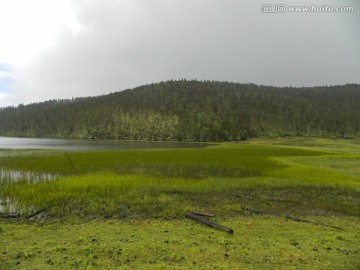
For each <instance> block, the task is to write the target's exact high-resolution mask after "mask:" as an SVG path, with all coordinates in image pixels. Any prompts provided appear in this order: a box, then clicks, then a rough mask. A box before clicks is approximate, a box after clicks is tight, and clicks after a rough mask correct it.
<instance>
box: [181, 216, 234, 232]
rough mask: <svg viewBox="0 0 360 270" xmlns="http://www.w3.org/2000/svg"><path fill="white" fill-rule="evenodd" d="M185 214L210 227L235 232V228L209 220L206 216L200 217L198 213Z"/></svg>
mask: <svg viewBox="0 0 360 270" xmlns="http://www.w3.org/2000/svg"><path fill="white" fill-rule="evenodd" d="M185 216H186V217H188V218H190V219H192V220H195V221H198V222H201V223H203V224H205V225H208V226H210V227H213V228H216V229H219V230H222V231H225V232H228V233H231V234H233V233H234V230H233V229H230V228H227V227H225V226H222V225H220V224H218V223H216V222H214V221H211V220H208V219H206V218H204V217H200V216H197V215H194V214H192V213H190V212H186V213H185Z"/></svg>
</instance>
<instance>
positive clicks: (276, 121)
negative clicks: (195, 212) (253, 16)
mask: <svg viewBox="0 0 360 270" xmlns="http://www.w3.org/2000/svg"><path fill="white" fill-rule="evenodd" d="M0 135H1V136H20V137H53V138H97V139H119V140H153V141H160V140H161V141H167V140H173V141H174V140H175V141H237V140H244V139H247V138H249V137H255V136H289V135H297V136H299V135H300V136H301V135H311V136H322V137H327V136H336V137H341V138H352V137H360V136H359V135H360V85H356V84H347V85H342V86H324V87H303V88H294V87H281V88H279V87H271V86H262V85H255V84H239V83H229V82H217V81H196V80H192V81H187V80H178V81H167V82H160V83H152V84H149V85H144V86H140V87H137V88H134V89H128V90H124V91H120V92H114V93H111V94H108V95H103V96H97V97H87V98H76V99H67V100H49V101H46V102H41V103H33V104H29V105H19V106H16V107H15V106H12V107H6V108H0Z"/></svg>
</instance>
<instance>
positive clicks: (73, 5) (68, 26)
mask: <svg viewBox="0 0 360 270" xmlns="http://www.w3.org/2000/svg"><path fill="white" fill-rule="evenodd" d="M314 2H315V4H314ZM284 3H286V6H284V5H283V4H284ZM270 4H272V6H270ZM315 5H316V6H315ZM294 6H304V7H305V8H306V7H310V8H312V9H313V10H312V11H311V12H305V11H302V12H301V11H300V12H292V11H291V8H293V7H294ZM311 6H312V7H311ZM340 6H341V7H350V8H352V11H343V12H340V11H326V9H329V8H332V7H333V8H336V7H340ZM172 79H173V80H177V79H188V80H192V79H197V80H218V81H230V82H239V83H255V84H262V85H273V86H293V87H303V86H322V85H339V84H347V83H358V84H359V83H360V2H359V1H357V0H355V1H350V0H319V1H307V0H288V1H279V2H278V1H273V0H271V1H269V0H261V1H260V0H252V1H241V0H32V1H29V0H0V107H5V106H17V105H18V104H29V103H33V102H41V101H45V100H49V99H63V98H75V97H84V96H96V95H103V94H108V93H110V92H115V91H121V90H125V89H128V88H133V87H136V86H140V85H144V84H149V83H152V82H160V81H166V80H172Z"/></svg>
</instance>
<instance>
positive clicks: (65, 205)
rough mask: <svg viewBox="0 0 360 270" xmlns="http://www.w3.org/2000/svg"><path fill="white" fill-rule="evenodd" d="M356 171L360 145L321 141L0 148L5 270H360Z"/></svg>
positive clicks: (359, 174) (0, 253) (359, 177)
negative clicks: (194, 216) (203, 217)
mask: <svg viewBox="0 0 360 270" xmlns="http://www.w3.org/2000/svg"><path fill="white" fill-rule="evenodd" d="M359 168H360V142H359V141H358V140H338V139H336V140H335V139H334V140H332V139H319V138H273V139H254V140H250V141H246V142H244V143H222V144H218V145H212V146H210V147H208V148H201V149H147V150H126V151H81V152H76V151H68V152H65V151H55V150H52V151H50V150H47V151H45V150H0V175H1V177H0V199H1V202H0V212H3V213H9V212H16V213H19V214H20V218H19V219H13V220H9V219H0V247H1V249H0V269H75V268H78V269H358V268H360V248H359V247H360V222H359V217H360V170H359ZM39 210H40V212H41V213H39V214H37V215H35V216H34V217H32V218H29V219H26V217H27V216H28V215H30V214H32V213H35V212H36V211H39ZM191 210H196V211H200V212H211V213H215V214H216V217H215V218H212V219H213V220H215V221H217V222H219V223H221V224H224V225H225V226H228V227H230V228H232V229H234V234H233V235H228V234H226V233H225V232H222V231H218V230H215V229H213V228H209V227H206V226H204V225H202V224H199V223H195V222H194V221H192V220H189V219H186V218H185V217H184V213H185V212H187V211H191ZM289 217H292V218H289Z"/></svg>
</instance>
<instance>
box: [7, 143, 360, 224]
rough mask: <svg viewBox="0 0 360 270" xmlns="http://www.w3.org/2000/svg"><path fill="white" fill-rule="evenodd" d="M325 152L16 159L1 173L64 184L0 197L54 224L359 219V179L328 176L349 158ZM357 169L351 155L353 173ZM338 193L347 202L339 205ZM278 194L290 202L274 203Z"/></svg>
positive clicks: (232, 148) (11, 187)
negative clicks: (208, 213) (264, 214)
mask: <svg viewBox="0 0 360 270" xmlns="http://www.w3.org/2000/svg"><path fill="white" fill-rule="evenodd" d="M320 150H321V148H319V146H316V149H315V150H312V149H302V148H299V147H298V146H289V144H287V145H286V146H278V145H270V146H265V145H261V144H260V145H253V144H221V145H219V146H217V147H212V148H207V149H161V150H160V149H154V150H132V151H89V152H71V153H65V152H61V151H47V152H44V151H39V152H36V151H29V152H27V151H25V152H23V151H21V152H18V153H16V152H13V153H12V154H11V155H4V154H3V155H1V157H0V164H1V166H2V168H3V170H8V171H11V170H14V171H20V172H28V171H31V172H33V173H34V174H39V175H40V174H53V175H58V178H57V179H54V180H51V181H48V180H41V181H32V182H31V181H30V182H29V179H26V177H25V178H22V179H17V181H13V179H11V177H2V178H1V181H0V185H1V187H2V189H1V191H0V197H1V198H10V201H9V205H8V208H10V204H11V207H13V208H16V210H17V211H19V212H21V214H22V215H26V214H28V213H31V212H32V211H35V210H38V209H42V208H49V210H48V211H47V215H48V217H56V218H62V217H67V216H81V217H99V216H102V217H104V216H115V217H125V216H130V217H154V216H174V217H180V216H183V213H184V212H185V211H188V210H190V209H204V210H213V211H217V212H223V213H225V212H227V213H236V212H237V211H240V212H241V207H240V206H241V204H244V203H245V204H246V205H248V206H249V205H250V206H251V205H255V206H257V207H259V208H263V209H270V210H271V207H272V208H273V209H272V210H273V211H278V212H286V211H297V206H296V205H302V207H301V211H302V212H301V211H300V213H308V212H309V211H308V210H307V208H309V207H310V209H311V207H313V206H316V209H315V210H314V211H315V212H316V213H323V212H324V213H325V212H331V213H335V214H339V213H347V214H349V215H358V214H359V213H358V212H359V211H358V210H357V209H356V208H357V206H359V192H360V186H359V182H360V181H359V177H358V175H356V173H355V174H354V175H349V174H346V173H343V171H344V170H346V168H343V167H342V165H341V164H340V165H339V166H338V167H339V168H336V170H334V169H333V168H329V166H330V167H333V158H337V159H340V160H342V159H343V158H344V155H340V154H331V153H330V152H329V149H324V151H320ZM345 156H346V155H345ZM323 158H324V159H323ZM346 158H348V156H346ZM314 160H317V161H318V163H316V162H313V161H314ZM70 161H71V163H72V165H71V164H70ZM357 161H358V159H356V155H354V154H353V159H352V163H351V167H352V168H353V169H354V170H356V169H355V168H356V167H357V166H356V165H357ZM344 162H345V161H344ZM320 163H321V164H320ZM349 166H350V165H349ZM284 188H285V189H286V190H287V191H288V192H284V191H283V189H284ZM257 190H258V191H261V192H260V193H258V192H254V191H257ZM338 190H340V191H342V192H343V193H344V194H345V195H344V196H342V197H341V196H340V197H339V199H336V200H335V199H334V198H337V197H336V192H337V191H338ZM310 191H314V192H310ZM247 194H252V195H251V196H250V195H247ZM279 194H283V195H281V196H284V200H280V199H277V201H276V200H275V201H274V200H272V197H276V198H277V197H281V196H280V195H279ZM298 194H301V196H302V198H303V201H305V202H306V203H304V204H302V203H301V198H300V199H299V197H298ZM309 194H310V195H309ZM330 194H335V195H333V196H330ZM328 195H329V196H328ZM314 198H315V199H314ZM316 198H318V200H316ZM334 201H335V202H336V206H337V207H335V206H334V205H333V202H334Z"/></svg>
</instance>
